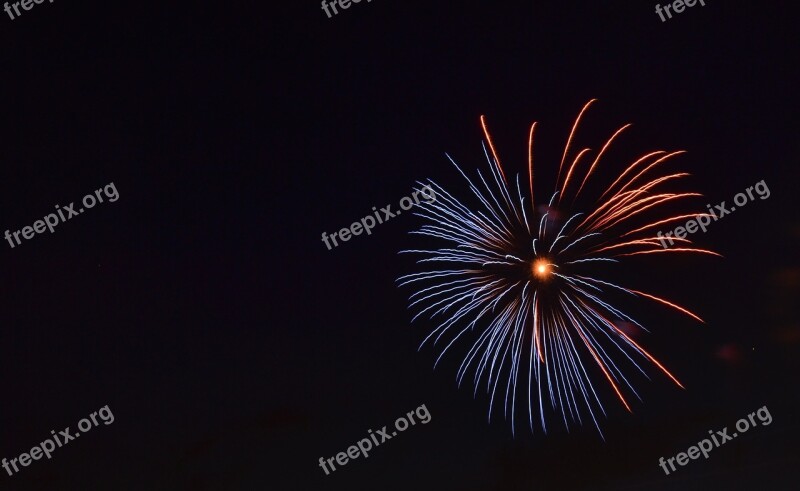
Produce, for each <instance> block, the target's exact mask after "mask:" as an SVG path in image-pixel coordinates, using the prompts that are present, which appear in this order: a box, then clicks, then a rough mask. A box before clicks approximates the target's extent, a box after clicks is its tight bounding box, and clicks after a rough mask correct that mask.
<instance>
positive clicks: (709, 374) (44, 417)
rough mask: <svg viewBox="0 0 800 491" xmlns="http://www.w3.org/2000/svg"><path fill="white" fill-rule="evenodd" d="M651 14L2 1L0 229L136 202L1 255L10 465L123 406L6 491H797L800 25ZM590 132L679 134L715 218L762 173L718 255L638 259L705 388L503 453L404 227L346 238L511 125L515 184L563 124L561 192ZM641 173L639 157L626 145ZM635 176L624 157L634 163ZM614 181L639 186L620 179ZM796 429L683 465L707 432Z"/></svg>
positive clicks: (407, 222)
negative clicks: (439, 343)
mask: <svg viewBox="0 0 800 491" xmlns="http://www.w3.org/2000/svg"><path fill="white" fill-rule="evenodd" d="M705 3H706V5H705V6H704V7H703V6H700V5H699V4H698V5H696V6H694V7H692V8H687V9H686V10H685V11H684V12H683V13H681V14H676V15H674V17H673V18H672V19H671V20H668V21H667V22H661V20H660V19H659V17H658V16H657V15H656V14H655V12H654V8H655V3H654V2H649V3H648V2H621V1H613V2H592V3H590V2H583V3H580V4H578V3H572V4H570V3H568V2H540V1H527V2H526V1H520V2H513V3H511V2H508V3H500V2H399V1H392V0H375V1H373V2H364V1H362V2H361V3H359V4H353V5H352V6H351V7H350V8H349V9H348V10H345V11H342V12H341V13H340V14H338V15H336V16H334V17H332V18H327V16H326V15H325V13H324V12H323V11H322V9H321V8H320V5H319V3H317V2H313V1H304V2H278V3H273V2H234V3H218V2H217V3H210V2H200V3H197V2H195V3H185V4H182V3H172V2H168V3H166V4H159V3H153V2H144V3H142V2H138V3H137V2H112V3H109V2H64V1H60V0H57V1H55V2H53V3H49V2H45V3H42V4H34V7H33V8H32V10H30V11H23V15H22V16H20V17H19V18H16V19H14V20H11V19H10V18H9V17H8V16H7V15H6V14H5V13H3V12H0V43H2V47H3V48H2V51H0V52H1V53H2V55H0V56H2V67H3V69H4V70H3V77H2V82H0V84H2V91H0V107H2V122H3V123H2V124H3V134H2V135H3V136H2V150H3V152H2V160H3V165H2V166H0V183H1V184H0V185H2V192H0V205H2V207H1V208H0V209H2V212H0V217H2V219H3V222H4V226H3V228H2V230H0V231H2V232H4V231H5V230H6V229H9V230H11V231H12V232H13V231H15V230H19V229H22V228H23V227H24V226H26V225H33V223H34V222H35V221H36V220H39V219H41V218H42V217H43V216H45V215H46V214H48V213H50V212H51V210H53V209H54V207H55V205H56V204H58V205H61V206H63V205H65V204H67V203H69V202H71V201H76V202H78V201H79V200H80V199H81V198H82V196H83V195H85V194H88V193H92V192H93V191H94V190H96V189H99V188H101V187H103V186H105V185H107V184H109V183H112V182H113V183H114V185H115V187H116V189H117V190H118V193H119V200H118V201H116V202H113V203H108V202H106V203H103V204H100V205H98V206H96V207H95V208H93V209H91V210H86V211H85V212H84V213H83V214H81V215H80V216H79V217H75V218H72V219H71V220H69V221H68V222H66V223H62V224H60V225H59V226H58V227H57V228H56V230H55V233H53V234H50V233H47V232H46V233H44V234H40V235H36V236H35V237H34V238H33V239H31V240H27V241H24V242H23V243H22V244H21V245H18V246H16V247H14V248H13V249H12V248H11V247H10V246H9V245H8V243H7V242H5V241H3V244H5V245H3V246H2V247H3V251H2V254H0V259H1V260H2V263H1V264H2V268H0V270H1V271H2V272H3V280H4V281H3V282H2V291H0V302H1V303H2V305H3V313H4V314H5V315H4V322H3V323H2V325H3V327H2V329H1V330H0V332H2V336H1V337H0V371H1V372H2V374H3V377H2V387H3V389H4V390H3V394H4V395H5V398H4V401H3V403H2V410H0V458H3V457H5V458H7V459H12V458H15V457H18V456H19V455H20V454H21V453H23V452H28V451H29V450H30V449H31V447H32V446H34V445H36V444H37V443H38V442H41V441H42V440H44V439H46V438H48V437H49V436H50V431H51V430H56V431H58V430H60V429H62V428H66V427H68V426H70V427H72V428H75V426H76V424H77V422H78V421H79V420H80V419H81V418H83V417H86V416H88V415H89V414H90V413H92V412H94V411H97V410H98V409H99V408H101V407H103V406H105V405H108V406H109V408H110V409H111V411H112V412H113V414H114V417H115V420H114V423H113V424H110V425H107V426H106V425H102V424H101V425H100V426H99V427H98V428H95V429H94V430H92V431H91V432H90V433H89V434H86V435H85V436H83V438H80V439H76V440H75V441H72V442H70V443H69V444H67V445H66V446H64V447H63V448H59V449H57V450H56V451H55V452H54V453H53V455H52V459H51V460H39V461H34V462H33V463H31V465H30V466H28V467H25V468H22V469H21V472H19V473H18V474H15V475H13V476H8V474H7V473H6V472H5V471H3V470H0V489H20V490H27V489H37V490H56V489H57V490H82V491H84V490H94V489H98V490H111V489H113V490H143V489H146V490H162V489H163V490H187V491H188V490H221V489H225V490H229V489H230V490H240V489H241V490H251V489H253V490H254V489H287V490H290V489H298V490H306V489H347V490H360V489H365V490H366V489H402V490H408V489H426V490H427V489H446V490H476V491H477V490H495V489H498V490H514V489H536V490H556V489H557V490H639V489H641V490H671V489H681V490H692V489H698V490H699V489H703V490H707V489H722V488H724V489H747V490H750V489H754V488H756V487H757V488H758V489H764V490H784V489H793V488H792V486H791V485H790V483H791V482H796V469H797V465H798V464H799V463H800V452H798V450H799V448H798V443H797V442H798V441H800V426H798V423H797V421H798V415H800V413H799V411H800V400H799V399H798V391H797V383H796V376H797V375H798V373H800V371H799V370H798V368H800V366H799V364H798V357H797V355H798V348H800V321H799V320H798V314H800V312H799V311H798V307H797V299H798V295H799V294H800V261H798V253H797V250H798V245H800V217H798V214H797V190H796V187H797V184H798V178H799V177H800V172H798V170H797V169H798V165H797V164H798V162H797V155H798V150H799V149H798V145H797V139H796V136H795V129H796V124H795V123H796V117H795V116H796V110H797V107H798V104H797V102H798V100H797V99H798V98H797V95H796V87H797V84H798V76H797V75H798V73H797V63H796V60H797V54H798V53H797V47H796V42H797V29H796V23H795V21H794V16H793V11H791V10H790V9H789V7H778V6H777V5H778V3H777V2H775V3H771V4H770V5H765V4H763V3H761V4H759V3H754V2H738V1H737V2H731V1H728V2H721V1H719V0H707V1H706V2H705ZM592 98H597V99H599V102H598V103H597V104H596V106H595V107H594V108H593V109H592V112H591V113H590V115H589V116H588V117H587V120H586V124H585V125H584V126H583V127H582V130H581V131H582V133H581V134H582V135H584V137H585V138H586V141H588V142H598V141H603V140H604V139H605V138H607V137H608V135H609V134H610V133H611V132H613V131H614V130H615V129H617V128H618V127H619V126H621V125H622V124H625V123H627V122H632V123H634V126H633V128H632V129H631V131H630V134H629V135H626V137H625V140H624V143H620V147H621V148H622V149H623V150H625V151H627V152H630V153H629V154H624V155H628V156H631V155H634V154H635V155H641V154H643V153H645V152H648V151H651V150H655V149H657V148H664V149H668V150H672V149H686V150H688V153H687V154H686V155H685V156H682V157H681V158H680V161H679V162H678V163H677V164H676V165H677V168H680V169H681V170H687V171H688V172H690V173H691V174H692V177H691V180H690V181H689V182H690V184H691V187H692V188H693V189H697V190H699V191H700V192H702V193H703V194H704V195H705V196H706V198H704V199H705V200H706V201H700V202H698V204H699V205H700V206H702V205H704V204H705V203H706V202H707V203H719V202H720V201H723V200H728V201H730V200H731V198H732V197H733V195H735V194H736V193H738V192H740V191H744V190H745V189H746V188H747V187H748V186H752V185H754V184H755V183H757V182H759V181H761V180H764V181H765V183H766V184H767V185H768V187H769V189H770V197H769V198H768V199H765V200H758V199H757V200H755V201H754V202H753V203H751V204H749V205H748V206H747V207H745V208H743V209H741V210H737V211H736V212H735V213H733V214H731V215H730V216H727V217H725V218H724V220H720V221H719V222H718V223H715V224H713V226H712V227H710V228H709V230H708V232H707V233H705V234H698V235H697V236H696V237H694V239H695V240H696V242H697V243H698V244H699V245H701V246H702V247H706V248H710V249H713V250H716V251H718V252H720V253H721V254H722V255H723V256H724V258H722V259H719V258H713V257H685V256H683V257H679V256H678V255H674V256H671V255H665V256H663V257H659V258H652V259H650V258H648V259H636V260H632V261H630V262H627V263H626V264H624V265H622V266H620V267H619V269H618V274H619V279H620V280H628V281H631V282H635V281H638V282H641V284H647V285H652V286H653V288H652V289H651V290H652V291H658V292H660V293H662V294H663V295H664V296H667V297H669V298H671V299H674V300H676V301H677V302H679V303H681V304H683V305H686V306H688V307H690V308H691V309H692V310H693V311H695V312H697V313H699V314H700V315H701V316H702V317H703V318H704V319H705V321H706V324H699V323H696V322H693V321H692V320H691V319H688V318H687V317H684V316H681V315H678V314H675V313H673V312H670V311H668V310H667V309H663V308H660V307H658V306H654V305H645V306H644V307H641V306H639V307H635V308H634V309H637V310H634V312H635V313H636V314H637V316H638V317H640V318H642V319H644V320H645V322H646V325H647V326H648V327H649V328H650V329H651V333H650V334H643V335H642V336H641V337H640V338H639V341H641V343H642V344H644V345H645V346H646V347H647V348H648V349H650V350H651V351H652V352H653V353H654V354H657V356H658V358H659V359H661V360H662V361H663V362H664V363H665V364H666V365H667V366H669V367H670V369H671V370H672V371H673V372H674V373H675V374H676V375H678V377H679V378H680V379H681V381H682V382H683V383H684V385H685V386H686V389H685V390H680V389H678V388H676V387H675V386H674V385H672V384H671V383H670V382H669V381H668V380H667V379H665V378H664V377H663V376H661V375H659V374H658V372H657V371H652V370H650V371H649V373H650V374H651V378H652V380H651V381H648V380H646V379H645V378H643V377H641V376H640V377H639V378H637V379H635V381H636V386H637V388H638V389H639V390H640V394H641V396H642V399H643V402H639V401H636V400H635V399H634V402H633V404H632V409H633V412H632V413H627V412H626V411H625V410H624V409H623V408H621V407H620V406H619V404H616V403H615V401H614V400H612V399H605V400H606V402H607V405H606V407H607V410H608V415H607V417H606V418H604V419H603V420H602V423H601V424H602V428H603V432H604V436H605V440H603V439H602V438H600V436H599V435H598V433H597V431H595V429H594V428H593V427H592V426H591V425H585V426H583V427H580V426H577V427H571V428H570V431H569V432H566V431H565V430H564V429H563V428H559V427H558V425H557V424H554V425H553V427H552V431H551V432H550V433H549V434H548V435H546V436H545V435H542V434H541V432H538V431H537V432H536V433H535V434H533V435H531V434H530V432H527V431H519V432H518V433H517V434H516V435H515V436H514V437H512V435H511V431H510V428H509V424H508V422H506V421H504V420H503V418H502V417H498V418H494V419H493V420H492V422H491V423H487V406H488V399H487V397H486V396H485V395H483V394H479V395H478V397H477V398H475V399H473V396H472V393H471V390H470V389H469V388H468V387H466V386H465V387H463V388H462V389H459V388H458V387H457V386H456V383H455V370H456V369H457V367H458V363H457V362H458V359H459V357H458V356H455V357H452V358H450V359H449V360H448V361H445V362H443V363H442V364H441V365H440V366H439V367H438V368H437V369H436V370H435V371H434V370H433V363H434V361H435V360H436V356H437V354H438V350H436V349H431V348H430V347H428V348H423V349H422V350H420V351H417V347H418V345H419V343H420V341H421V340H422V339H423V338H424V337H425V335H427V334H428V332H430V329H431V328H433V327H434V326H435V325H434V324H433V323H432V322H430V321H427V320H424V319H421V320H419V321H418V322H415V323H413V324H412V323H411V318H412V315H413V314H412V313H411V312H410V311H409V310H407V308H406V306H407V295H408V293H409V291H408V290H400V289H398V288H396V286H395V280H396V279H397V277H399V276H400V275H402V274H406V273H409V272H412V271H415V269H414V268H415V265H414V264H413V260H412V259H411V258H408V257H405V256H400V255H398V251H399V250H402V249H405V248H413V247H416V246H417V245H418V239H416V238H415V237H414V236H410V235H409V234H408V232H409V231H411V230H413V229H415V228H417V227H418V226H419V225H420V224H421V223H420V221H419V220H418V219H417V218H416V217H413V216H411V215H410V214H407V215H403V216H400V217H397V218H395V219H393V220H391V221H389V222H387V223H385V224H382V225H379V226H378V227H376V228H375V230H373V233H372V235H370V236H364V235H362V236H358V237H354V238H353V239H352V240H350V241H349V242H347V243H344V244H342V245H341V246H339V247H337V248H335V249H333V250H327V249H326V247H325V245H324V244H323V243H322V241H321V240H320V234H321V233H322V232H323V231H324V232H327V233H329V234H330V233H331V232H334V231H337V230H338V229H340V228H342V227H345V226H348V225H349V224H350V223H351V222H353V221H356V220H359V219H360V218H361V217H363V216H364V215H367V214H369V213H370V212H371V211H370V210H371V208H372V207H373V206H377V207H382V206H384V205H386V204H388V203H396V202H397V201H399V199H400V198H401V197H403V196H405V195H407V194H409V193H410V191H411V189H412V186H413V185H414V183H415V182H416V181H417V180H425V179H428V178H432V179H435V180H436V181H437V182H439V183H440V184H442V185H443V186H445V187H447V188H448V189H451V190H454V191H457V192H459V193H462V194H463V193H464V192H466V191H467V188H466V187H465V186H464V182H463V180H462V179H461V177H460V176H459V175H458V173H457V171H456V170H455V169H454V168H453V167H452V166H451V165H450V164H449V162H448V161H447V160H446V158H445V152H449V153H451V154H452V155H453V156H454V157H455V158H457V159H458V160H459V162H461V163H462V164H463V165H464V167H465V168H466V169H468V170H470V171H471V172H474V170H475V169H476V168H477V167H478V166H482V165H484V162H483V161H482V154H481V147H480V141H481V138H482V134H481V131H480V125H479V121H478V118H479V116H480V115H482V114H485V115H486V116H487V118H488V120H489V123H490V125H491V128H492V131H493V137H494V139H495V144H496V145H497V147H498V151H499V152H500V154H501V156H502V158H503V159H504V164H505V165H506V166H507V169H508V170H509V172H513V173H517V172H523V171H524V170H525V166H526V144H527V134H528V133H527V132H528V127H529V124H530V123H531V122H532V121H539V125H540V126H539V129H537V131H540V133H538V135H537V138H538V141H537V150H536V151H537V154H536V156H537V159H538V161H537V162H538V164H539V166H540V167H539V169H541V179H542V180H543V182H544V183H545V184H542V186H544V187H545V188H547V186H548V185H549V184H547V183H548V181H547V180H548V179H550V180H551V181H552V179H553V177H554V176H553V174H554V172H555V166H557V165H558V160H559V158H560V152H561V150H562V149H563V143H564V139H565V137H566V135H567V133H568V131H569V128H570V126H571V124H572V122H573V120H574V118H575V115H576V114H577V112H578V110H579V109H580V108H581V107H582V105H583V104H584V103H586V102H587V101H588V100H589V99H592ZM619 155H623V154H622V153H620V154H619ZM609 162H610V163H609V168H610V169H611V170H617V171H618V170H619V166H620V165H621V164H620V161H619V160H617V161H614V159H610V161H609ZM615 166H616V167H615ZM422 404H425V405H426V407H427V409H428V410H429V412H430V414H431V417H432V419H431V421H430V422H429V423H428V424H425V425H419V424H418V425H416V426H414V427H412V428H410V429H409V430H407V431H406V432H404V433H402V435H400V436H398V437H396V439H393V440H392V441H391V442H386V443H385V444H384V445H382V446H380V447H378V448H376V449H374V450H373V452H372V453H371V454H370V456H369V458H367V459H363V458H360V459H356V460H353V461H352V462H350V463H348V464H347V465H346V466H344V467H342V468H340V469H338V470H337V471H336V472H334V473H332V474H331V475H325V473H324V472H323V471H322V470H321V469H320V467H319V466H318V459H319V457H324V458H329V457H332V456H335V454H336V453H338V452H341V451H345V450H346V449H347V447H348V446H350V445H353V444H355V443H356V442H357V441H358V440H360V439H362V438H364V437H366V436H367V432H368V430H370V429H371V430H376V429H379V428H381V427H382V426H383V425H391V424H392V422H393V421H394V420H395V419H396V418H397V417H399V416H402V415H404V414H406V413H407V412H408V411H412V410H414V409H415V408H417V407H418V406H420V405H422ZM763 406H767V407H768V408H769V412H770V414H771V416H772V418H773V422H772V423H771V424H770V425H768V426H759V427H758V428H755V429H752V430H750V431H749V432H748V433H747V434H746V435H742V436H740V437H739V438H737V439H736V440H735V441H732V442H728V443H727V444H725V445H724V446H722V447H720V448H718V449H715V450H714V451H712V453H711V455H710V456H709V458H708V459H707V460H706V459H702V458H701V459H700V460H694V461H691V463H690V464H688V465H687V466H686V467H682V468H680V469H679V470H678V471H676V472H675V473H674V474H671V475H669V476H666V475H665V474H664V473H663V471H662V470H661V469H660V468H659V467H658V459H659V457H670V456H674V455H675V454H677V453H678V452H681V451H685V450H686V449H687V448H688V447H689V446H691V445H693V444H695V443H696V442H697V441H698V440H701V439H702V438H704V437H705V436H706V435H707V433H708V430H719V429H721V428H723V427H725V426H729V427H732V426H733V424H734V423H735V422H736V420H738V419H739V418H741V417H744V416H746V415H747V414H749V413H751V412H753V411H756V410H757V409H758V408H761V407H763Z"/></svg>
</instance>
